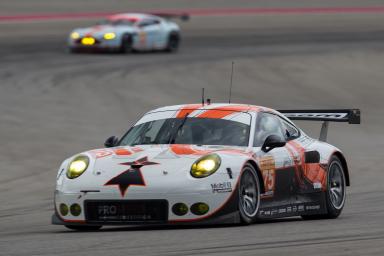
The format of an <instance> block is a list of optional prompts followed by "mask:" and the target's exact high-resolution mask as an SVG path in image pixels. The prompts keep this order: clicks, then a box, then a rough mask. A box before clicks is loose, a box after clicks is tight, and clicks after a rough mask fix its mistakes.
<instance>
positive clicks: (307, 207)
mask: <svg viewBox="0 0 384 256" xmlns="http://www.w3.org/2000/svg"><path fill="white" fill-rule="evenodd" d="M305 210H307V211H313V210H320V205H307V206H306V207H305Z"/></svg>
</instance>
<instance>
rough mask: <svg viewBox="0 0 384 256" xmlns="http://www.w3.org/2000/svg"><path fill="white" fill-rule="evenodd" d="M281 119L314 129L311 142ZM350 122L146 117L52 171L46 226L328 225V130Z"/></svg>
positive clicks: (345, 178)
mask: <svg viewBox="0 0 384 256" xmlns="http://www.w3.org/2000/svg"><path fill="white" fill-rule="evenodd" d="M291 120H313V121H323V122H324V123H323V127H322V130H321V136H320V140H317V139H313V138H310V137H309V136H307V135H306V134H305V133H304V132H303V131H302V130H301V129H300V128H298V127H297V126H296V125H295V124H294V123H293V122H292V121H291ZM330 121H337V122H349V123H360V111H359V110H358V109H350V110H349V109H348V110H291V111H283V110H282V111H276V110H272V109H269V108H265V107H260V106H253V105H241V104H210V105H203V104H191V105H180V106H170V107H163V108H159V109H155V110H152V111H150V112H148V113H146V114H145V115H144V116H143V117H142V118H141V119H140V120H139V121H138V122H137V123H136V124H135V125H133V126H132V127H131V128H130V129H129V130H128V132H127V133H126V134H125V135H124V136H122V138H121V139H118V138H117V137H115V136H112V137H110V138H109V139H107V141H106V142H105V148H102V149H94V150H90V151H86V152H83V153H80V154H76V155H74V156H72V157H70V158H68V159H66V160H65V161H64V162H63V163H62V164H61V166H60V168H59V171H58V175H57V185H56V190H55V196H54V198H55V214H54V215H53V217H52V222H53V224H59V225H65V226H67V227H68V228H72V229H78V230H81V229H98V228H100V227H101V226H103V225H130V224H177V223H179V224H180V223H202V224H204V223H246V224H249V223H252V222H255V221H257V220H261V219H269V218H280V217H289V216H302V217H303V218H336V217H338V216H339V214H340V213H341V211H342V209H343V206H344V204H345V196H346V186H349V184H350V180H349V172H348V166H347V162H346V159H345V157H344V155H343V153H342V152H341V151H340V150H339V149H337V148H336V147H334V146H332V145H330V144H328V143H326V142H325V140H326V133H327V127H328V122H330Z"/></svg>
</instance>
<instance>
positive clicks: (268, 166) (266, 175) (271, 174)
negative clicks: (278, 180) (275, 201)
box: [259, 156, 275, 195]
mask: <svg viewBox="0 0 384 256" xmlns="http://www.w3.org/2000/svg"><path fill="white" fill-rule="evenodd" d="M259 164H260V169H261V172H262V174H263V179H264V187H265V195H273V191H274V190H275V159H274V158H273V156H264V157H261V158H260V159H259Z"/></svg>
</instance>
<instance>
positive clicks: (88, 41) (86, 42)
mask: <svg viewBox="0 0 384 256" xmlns="http://www.w3.org/2000/svg"><path fill="white" fill-rule="evenodd" d="M95 42H96V41H95V39H94V38H92V37H84V38H83V39H81V43H82V44H84V45H94V44H95Z"/></svg>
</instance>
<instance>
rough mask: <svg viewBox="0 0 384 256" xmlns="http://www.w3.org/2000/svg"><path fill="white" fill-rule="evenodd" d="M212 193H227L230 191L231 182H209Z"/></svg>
mask: <svg viewBox="0 0 384 256" xmlns="http://www.w3.org/2000/svg"><path fill="white" fill-rule="evenodd" d="M211 188H212V193H228V192H232V184H231V182H229V181H227V182H220V183H213V184H211Z"/></svg>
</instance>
